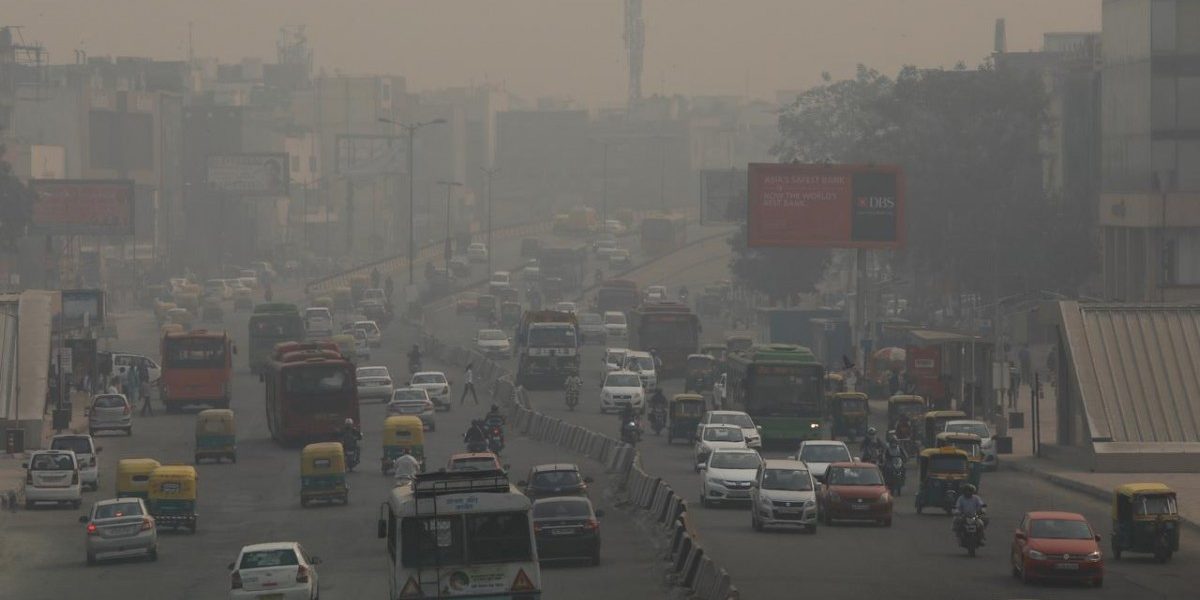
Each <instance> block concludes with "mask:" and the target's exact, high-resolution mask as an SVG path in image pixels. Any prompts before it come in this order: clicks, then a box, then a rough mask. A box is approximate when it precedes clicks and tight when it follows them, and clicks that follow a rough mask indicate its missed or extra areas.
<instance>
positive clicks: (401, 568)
mask: <svg viewBox="0 0 1200 600" xmlns="http://www.w3.org/2000/svg"><path fill="white" fill-rule="evenodd" d="M531 506H532V504H531V502H530V500H529V498H527V497H526V496H525V495H524V494H522V493H520V492H519V491H517V489H516V488H514V487H512V485H510V484H509V482H508V477H507V475H505V474H504V472H503V471H466V472H437V473H426V474H421V475H418V476H417V479H416V481H415V482H414V483H413V485H412V486H411V487H410V486H403V487H397V488H395V489H393V490H392V493H391V497H390V498H389V499H388V502H387V504H386V505H385V507H381V512H382V510H383V509H385V508H386V511H387V514H386V515H381V518H380V519H379V531H378V534H379V537H380V538H384V539H386V540H387V552H388V564H390V565H391V568H390V569H389V571H390V572H389V580H388V585H389V589H390V590H391V592H390V595H389V596H388V597H389V598H391V599H392V600H404V599H408V598H491V599H497V600H498V599H501V598H503V599H506V600H533V599H535V598H541V597H542V574H541V570H540V569H539V567H538V557H537V544H536V542H535V540H534V537H533V523H532V520H531V518H530V507H531Z"/></svg>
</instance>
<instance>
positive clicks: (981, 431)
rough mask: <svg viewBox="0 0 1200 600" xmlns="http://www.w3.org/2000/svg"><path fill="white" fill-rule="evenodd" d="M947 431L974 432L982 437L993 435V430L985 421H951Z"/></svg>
mask: <svg viewBox="0 0 1200 600" xmlns="http://www.w3.org/2000/svg"><path fill="white" fill-rule="evenodd" d="M946 431H949V432H952V433H973V434H975V435H977V436H979V437H981V438H986V437H989V436H991V435H992V432H991V431H989V430H988V426H987V425H985V424H983V423H950V424H947V425H946Z"/></svg>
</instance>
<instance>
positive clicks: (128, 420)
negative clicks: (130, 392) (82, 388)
mask: <svg viewBox="0 0 1200 600" xmlns="http://www.w3.org/2000/svg"><path fill="white" fill-rule="evenodd" d="M87 418H88V435H93V436H94V435H96V432H97V431H124V432H125V435H133V405H132V404H130V403H129V399H128V398H126V397H125V395H124V394H99V395H97V396H95V397H94V398H92V405H91V406H90V407H88V410H87Z"/></svg>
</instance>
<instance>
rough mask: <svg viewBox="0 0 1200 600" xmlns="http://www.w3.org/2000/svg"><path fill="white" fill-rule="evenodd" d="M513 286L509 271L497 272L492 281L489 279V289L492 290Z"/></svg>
mask: <svg viewBox="0 0 1200 600" xmlns="http://www.w3.org/2000/svg"><path fill="white" fill-rule="evenodd" d="M510 285H512V275H510V274H509V272H508V271H496V272H495V273H492V277H491V279H488V288H489V289H492V290H498V289H503V288H506V287H508V286H510Z"/></svg>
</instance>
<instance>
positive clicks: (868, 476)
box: [826, 467, 883, 485]
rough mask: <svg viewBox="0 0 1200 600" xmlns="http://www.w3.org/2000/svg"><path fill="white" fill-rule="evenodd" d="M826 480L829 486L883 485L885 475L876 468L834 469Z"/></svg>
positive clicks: (830, 470)
mask: <svg viewBox="0 0 1200 600" xmlns="http://www.w3.org/2000/svg"><path fill="white" fill-rule="evenodd" d="M826 479H827V480H828V481H829V485H883V475H882V474H881V473H880V472H879V469H878V468H876V467H834V468H831V469H829V475H828V476H826Z"/></svg>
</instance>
